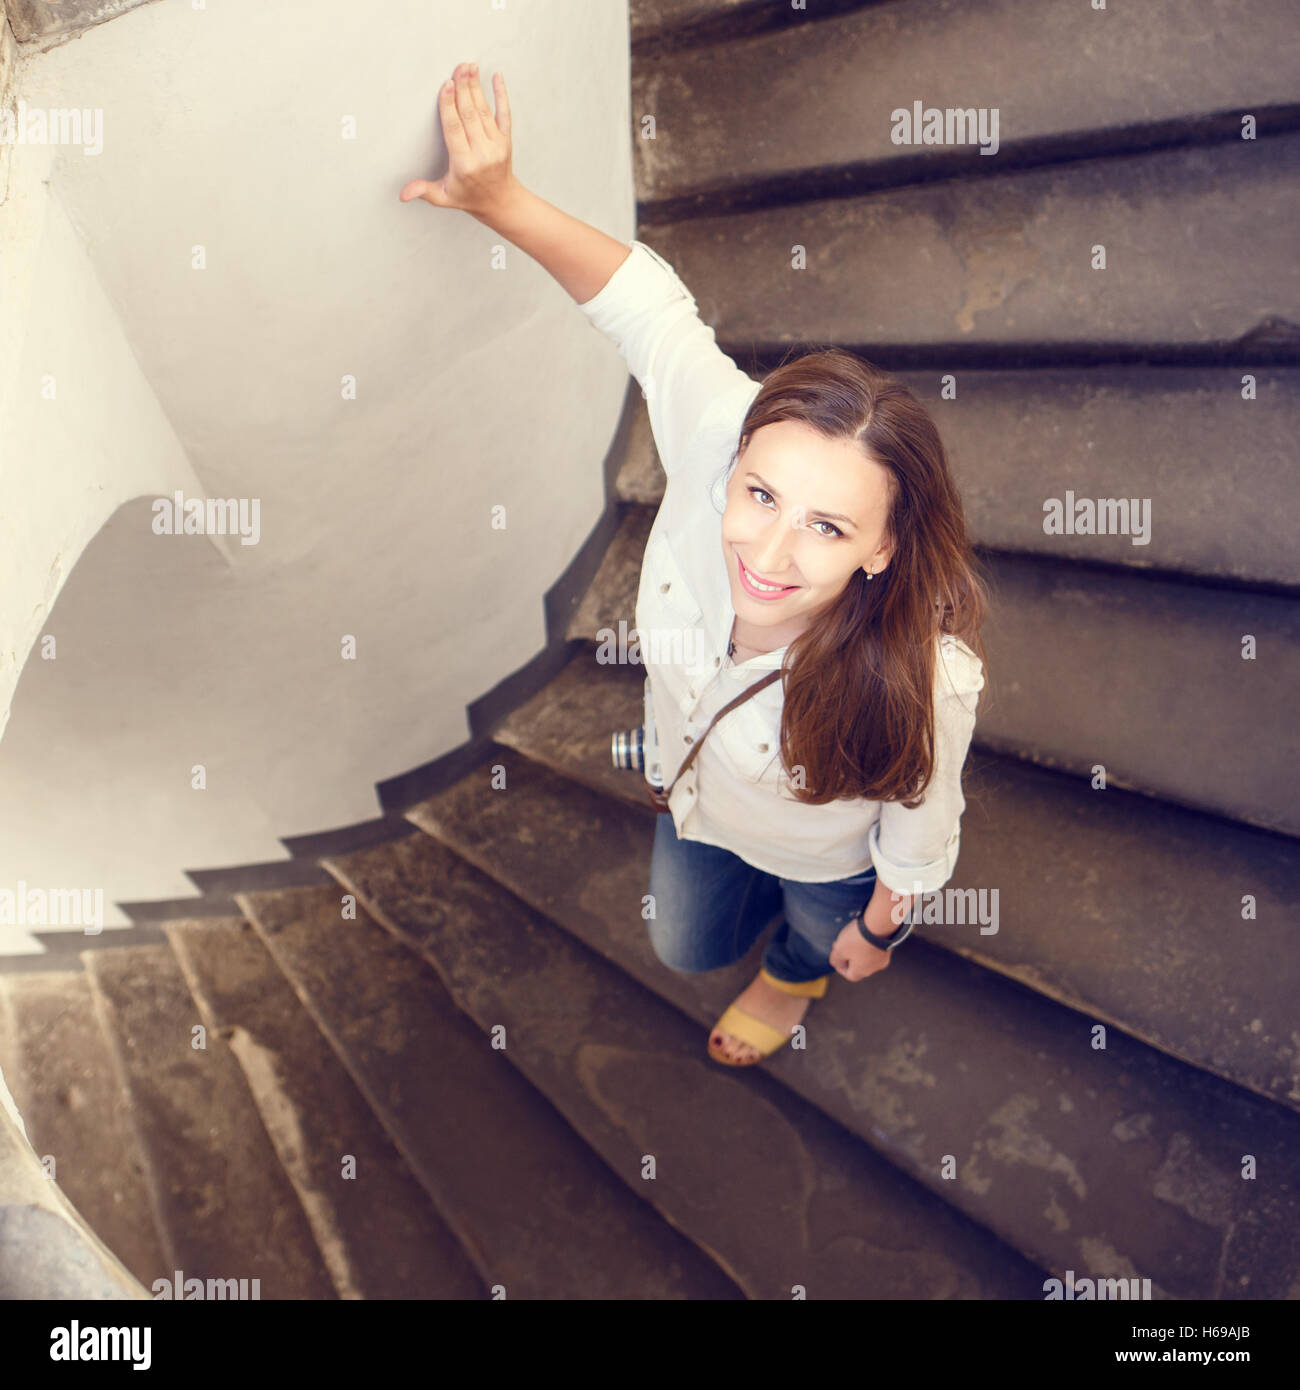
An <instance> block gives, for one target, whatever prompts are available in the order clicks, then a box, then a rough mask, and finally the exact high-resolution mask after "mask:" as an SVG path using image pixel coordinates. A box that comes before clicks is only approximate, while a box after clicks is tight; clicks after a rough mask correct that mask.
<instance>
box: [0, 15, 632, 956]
mask: <svg viewBox="0 0 1300 1390" xmlns="http://www.w3.org/2000/svg"><path fill="white" fill-rule="evenodd" d="M462 58H469V59H473V60H476V61H478V62H479V63H480V65H481V67H482V70H483V74H484V78H485V86H486V85H488V82H489V80H490V74H491V73H492V72H493V71H496V70H502V71H504V72H505V73H506V76H507V79H508V81H509V83H510V94H511V98H512V105H513V111H514V123H515V150H516V153H515V168H516V172H517V173H518V174H519V176H520V177H521V178H522V179H523V180H524V181H525V182H526V183H528V184H529V185H530V186H531V187H533V188H534V189H535V190H536V191H537V192H538V193H540V194H541V195H542V196H543V197H545V198H547V199H548V200H550V201H551V202H554V203H556V204H558V205H560V206H562V207H564V208H566V209H567V210H568V211H570V212H572V213H574V214H575V215H576V216H579V217H582V218H583V219H585V220H587V221H590V222H593V223H595V224H597V225H599V226H601V227H602V228H604V229H605V230H607V231H609V232H610V233H611V234H612V235H614V236H618V237H621V238H622V239H624V240H630V239H631V237H632V235H633V233H634V198H633V189H632V176H631V166H630V151H629V147H628V140H629V135H628V130H629V123H628V50H627V10H626V3H625V0H551V2H550V3H547V4H523V3H515V0H509V3H507V4H506V6H505V8H503V9H500V10H497V9H493V8H492V6H491V4H490V3H489V0H484V3H481V4H479V3H474V4H471V3H461V0H439V3H437V4H430V3H428V0H385V4H384V5H383V6H382V8H378V9H377V8H373V7H363V6H358V5H355V4H351V5H349V4H342V3H338V0H310V3H308V2H307V0H277V3H276V4H274V5H267V4H265V3H262V0H223V3H222V4H219V5H209V6H208V7H207V8H206V9H201V10H195V9H193V8H192V6H191V4H190V3H189V0H161V2H160V3H157V4H153V5H146V6H144V7H143V8H140V9H136V10H133V11H130V12H129V13H127V14H125V15H123V16H121V17H119V18H117V19H114V20H112V21H110V22H109V23H106V24H102V25H100V26H98V27H96V28H93V29H91V30H88V31H86V32H85V33H84V34H82V35H81V36H80V37H78V38H76V39H74V40H72V41H71V42H68V43H66V44H63V45H62V46H59V47H54V48H51V49H49V50H48V51H47V52H44V53H31V52H27V51H26V50H25V49H24V50H23V56H22V59H21V60H20V66H19V71H18V74H17V88H18V96H19V97H20V98H22V99H23V100H24V101H25V102H26V103H27V105H28V106H29V107H34V108H44V109H48V108H51V107H61V108H89V109H92V110H93V109H99V110H102V113H103V116H102V120H103V126H102V135H103V151H102V153H100V154H86V153H83V152H82V151H81V149H79V148H75V147H70V146H48V145H47V146H39V145H31V144H19V145H15V146H14V147H13V148H12V149H11V150H10V151H9V152H8V153H9V157H10V166H11V167H10V182H9V197H8V200H7V201H6V202H5V203H4V204H3V206H0V449H2V450H3V452H2V453H0V482H2V486H3V497H4V506H3V510H2V512H0V719H3V718H4V714H5V712H6V711H7V710H8V707H9V704H10V696H11V694H12V712H11V713H12V717H11V718H10V719H9V721H8V725H7V728H5V729H4V734H3V741H0V787H3V796H0V894H3V893H4V892H5V890H9V892H10V893H13V892H15V891H17V890H18V888H19V885H20V881H21V882H23V883H25V884H26V886H27V888H28V890H31V889H33V888H35V889H37V890H48V889H56V888H78V889H87V890H94V889H96V888H98V889H101V890H102V901H103V908H104V921H105V923H106V924H107V925H113V924H115V923H117V924H121V923H123V922H124V921H125V919H124V917H123V916H122V915H121V914H120V913H119V912H117V911H116V909H114V908H113V906H112V903H113V902H114V901H115V900H124V901H130V900H134V899H150V898H169V897H183V896H189V895H190V894H192V892H193V885H192V884H191V883H190V881H189V880H188V879H187V878H186V877H185V876H184V874H183V873H182V870H183V869H184V868H194V867H204V868H210V867H217V866H221V865H224V864H239V863H247V862H250V861H264V860H274V859H281V858H284V857H285V855H284V852H283V849H282V847H281V846H280V845H279V843H278V840H279V837H281V836H294V835H301V834H308V833H311V832H313V831H318V830H326V829H332V828H334V827H336V826H338V825H342V824H347V823H350V822H353V821H358V820H364V819H368V818H370V817H373V816H375V815H376V814H378V809H379V808H378V805H377V802H376V798H375V795H374V783H375V782H376V781H382V780H383V779H385V778H387V777H390V776H392V775H394V774H396V773H399V772H402V771H405V770H407V769H409V768H411V767H414V766H417V765H419V764H421V763H423V762H426V761H428V760H429V759H431V758H434V757H436V756H438V755H439V754H441V753H443V752H446V751H447V750H448V749H450V748H453V747H455V746H456V745H457V744H459V743H461V742H462V741H463V740H464V739H465V738H466V736H467V734H468V730H467V728H466V724H465V718H464V710H465V706H466V705H467V704H468V703H470V702H471V701H473V700H474V699H475V698H477V697H478V696H479V695H481V694H483V693H484V692H485V691H487V690H488V689H490V688H491V687H492V686H493V685H495V684H496V683H497V682H498V681H499V680H500V679H502V678H503V677H504V676H506V675H508V674H509V673H510V672H512V671H514V670H515V669H517V668H518V667H519V666H520V665H522V664H523V663H524V662H525V661H527V660H528V659H529V658H530V657H531V656H532V655H533V654H534V653H535V652H536V651H537V650H538V649H539V647H540V646H541V645H542V643H543V640H544V636H545V633H544V624H543V612H542V595H543V593H544V592H545V590H546V589H547V588H548V587H550V585H551V584H552V583H553V582H554V580H555V579H556V578H557V576H558V575H559V574H560V573H561V572H562V570H563V569H564V568H565V566H566V564H567V563H568V561H569V559H570V558H571V557H572V555H573V554H574V552H575V551H576V550H577V548H578V547H579V545H580V544H581V542H582V540H583V539H584V537H585V536H586V534H587V533H588V531H589V530H590V528H591V526H592V524H593V522H594V521H595V520H596V518H597V516H598V515H599V513H600V510H601V504H602V469H601V464H602V460H603V457H604V454H605V451H606V449H607V447H608V445H609V442H610V439H611V437H612V435H613V432H614V428H615V425H616V422H617V419H618V415H619V411H620V408H621V404H622V400H623V394H624V390H625V386H626V380H627V377H626V371H625V369H624V367H623V364H622V362H621V360H620V359H619V358H618V356H617V354H615V353H613V352H612V351H611V350H610V349H609V347H608V344H607V343H606V342H605V340H604V339H603V338H601V337H600V336H599V335H598V334H596V333H595V332H594V331H593V330H592V329H591V327H590V325H589V324H588V323H587V322H586V320H585V319H584V318H583V317H582V316H581V315H580V314H579V313H578V312H577V311H576V309H575V308H574V306H573V304H572V301H571V300H570V299H569V298H568V296H567V295H566V294H565V293H564V291H563V290H562V289H561V288H560V286H559V285H558V284H557V283H555V282H554V281H553V280H552V279H551V278H550V277H549V276H548V275H547V274H546V273H545V272H544V271H543V270H542V269H541V268H540V267H539V266H537V265H536V264H534V263H533V262H531V261H529V260H528V259H527V258H526V257H524V256H523V255H522V254H521V253H520V252H518V251H516V250H515V249H514V248H513V247H506V248H505V250H506V254H505V256H504V264H503V265H498V266H494V258H493V253H494V249H499V248H500V246H501V245H502V243H500V242H499V241H498V239H497V238H495V237H494V236H493V235H492V233H491V232H490V231H489V230H488V229H487V228H485V227H482V226H480V225H479V224H478V223H477V222H475V221H474V220H473V219H471V218H469V217H466V216H465V215H464V214H461V213H452V212H446V211H441V210H438V209H435V208H432V207H430V206H428V205H427V204H424V203H417V204H410V205H403V204H401V203H399V202H398V192H399V190H400V189H401V187H402V185H403V184H404V183H405V182H406V181H407V180H408V179H410V178H414V177H421V176H432V177H436V176H438V175H440V174H441V173H442V172H444V171H445V167H446V157H445V153H444V152H443V148H442V139H441V132H440V130H439V128H438V124H437V116H436V110H435V97H436V89H437V84H438V82H439V81H440V80H441V79H443V78H444V77H445V75H447V74H448V73H449V72H450V70H451V68H452V67H453V66H454V64H455V63H456V62H457V61H458V60H459V59H462ZM349 118H353V119H354V120H355V138H344V136H345V134H346V133H347V127H346V124H345V123H346V122H347V120H348V119H349ZM195 247H202V248H203V251H202V254H203V256H204V258H205V262H206V264H205V268H202V269H199V268H197V265H196V259H195V258H196V252H195V250H194V248H195ZM345 377H354V378H355V381H356V398H355V399H345V398H344V378H345ZM51 382H52V383H53V398H50V383H51ZM177 490H179V491H181V492H182V494H183V495H184V497H185V498H187V499H188V498H191V497H197V496H200V495H206V496H208V497H211V498H233V499H242V501H243V503H244V505H245V507H246V508H247V510H246V513H245V515H246V516H247V517H248V518H249V519H250V520H251V519H252V517H253V516H254V515H256V516H257V518H258V521H259V523H260V535H259V536H258V539H257V543H256V544H249V545H245V544H242V543H241V541H240V539H239V537H238V536H234V537H212V536H207V535H201V534H195V535H182V536H173V535H157V534H155V533H154V531H153V529H152V521H153V515H154V512H153V499H154V498H155V497H157V496H160V495H161V496H164V497H168V498H170V497H171V495H172V494H173V493H174V492H175V491H177ZM132 499H134V500H132ZM497 506H503V507H504V508H505V520H506V526H505V529H503V530H502V529H494V527H493V524H492V516H493V508H494V507H497ZM348 636H351V637H354V638H355V642H356V659H355V660H347V659H344V657H343V654H342V653H343V643H344V641H345V638H347V637H348ZM50 638H53V639H54V641H55V650H56V655H55V656H54V657H53V659H49V656H48V652H47V650H46V648H47V647H48V639H50ZM19 672H21V677H20V678H19ZM15 687H16V688H15ZM195 765H202V766H203V767H204V768H205V769H206V788H205V789H203V790H199V789H196V788H195V787H194V786H193V785H192V780H193V775H192V769H193V768H194V767H195ZM33 949H38V948H37V947H36V946H35V944H34V943H33V942H32V940H31V939H30V938H29V937H27V936H26V935H25V933H23V932H22V931H21V930H20V929H19V928H17V927H14V926H0V955H3V954H4V953H6V952H8V953H14V952H21V951H23V950H33Z"/></svg>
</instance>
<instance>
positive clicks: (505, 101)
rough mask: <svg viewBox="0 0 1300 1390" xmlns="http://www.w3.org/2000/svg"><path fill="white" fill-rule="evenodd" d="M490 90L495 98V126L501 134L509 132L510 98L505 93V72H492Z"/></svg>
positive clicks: (507, 134) (506, 134)
mask: <svg viewBox="0 0 1300 1390" xmlns="http://www.w3.org/2000/svg"><path fill="white" fill-rule="evenodd" d="M492 90H493V92H494V93H495V94H496V99H497V128H498V129H499V130H500V132H501V134H502V135H505V136H509V134H510V98H509V96H508V95H507V94H506V79H505V74H504V73H500V72H494V73H493V74H492Z"/></svg>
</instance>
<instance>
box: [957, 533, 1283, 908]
mask: <svg viewBox="0 0 1300 1390" xmlns="http://www.w3.org/2000/svg"><path fill="white" fill-rule="evenodd" d="M989 572H990V575H991V578H992V584H993V595H994V600H993V604H992V609H991V612H990V616H989V620H988V623H987V624H986V626H985V629H984V636H985V643H986V646H987V650H988V671H989V683H988V686H987V687H986V689H985V691H984V692H983V697H982V703H981V707H980V712H979V722H978V723H977V725H976V737H977V738H978V739H979V741H980V744H981V746H982V747H984V748H988V749H991V750H992V751H994V752H1000V753H1005V754H1011V755H1014V756H1016V757H1019V758H1024V759H1027V760H1029V761H1032V762H1035V763H1038V764H1040V765H1042V766H1044V767H1051V768H1057V769H1060V770H1061V771H1064V772H1070V773H1074V774H1075V775H1077V776H1079V777H1084V778H1088V779H1090V780H1091V779H1093V778H1094V775H1095V774H1096V769H1097V768H1098V767H1104V768H1105V769H1106V780H1107V782H1108V783H1109V785H1111V786H1114V787H1123V788H1126V789H1128V790H1132V791H1138V792H1142V793H1144V794H1145V795H1148V796H1154V797H1159V798H1161V799H1163V800H1167V801H1172V802H1176V803H1178V804H1180V805H1182V806H1186V807H1188V808H1191V809H1194V810H1200V811H1206V812H1209V813H1211V814H1216V815H1222V816H1227V817H1229V818H1230V819H1232V820H1236V821H1243V822H1245V823H1246V824H1248V825H1255V826H1259V827H1261V828H1263V829H1266V830H1274V831H1278V832H1280V833H1283V834H1288V835H1296V834H1300V798H1297V796H1296V790H1295V773H1294V769H1295V768H1296V767H1297V766H1298V765H1300V733H1298V732H1297V726H1296V722H1295V718H1294V709H1293V698H1292V693H1293V692H1294V691H1296V690H1297V689H1300V603H1297V601H1296V600H1295V599H1294V598H1289V597H1279V596H1277V595H1272V594H1263V593H1253V592H1251V591H1249V590H1244V589H1215V588H1209V587H1204V586H1199V585H1192V584H1185V583H1181V582H1177V581H1173V580H1164V579H1156V578H1151V577H1145V576H1140V575H1131V574H1125V573H1123V572H1122V571H1109V572H1107V571H1096V570H1092V569H1085V568H1082V567H1077V566H1072V565H1060V564H1055V563H1053V562H1052V561H1049V560H1043V559H1037V558H1032V557H1030V556H1013V555H999V556H994V557H990V564H989ZM1247 636H1250V637H1253V638H1254V639H1255V642H1256V644H1257V654H1256V656H1255V658H1254V659H1252V660H1245V659H1243V651H1244V650H1245V647H1244V641H1245V638H1246V637H1247ZM1193 749H1194V750H1195V751H1194V754H1193V753H1192V750H1193ZM1243 891H1244V890H1243Z"/></svg>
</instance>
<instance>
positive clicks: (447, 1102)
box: [239, 885, 739, 1299]
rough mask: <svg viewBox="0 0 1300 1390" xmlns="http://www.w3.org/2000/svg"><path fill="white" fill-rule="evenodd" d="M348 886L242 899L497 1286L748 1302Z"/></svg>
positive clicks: (589, 1295)
mask: <svg viewBox="0 0 1300 1390" xmlns="http://www.w3.org/2000/svg"><path fill="white" fill-rule="evenodd" d="M341 897H342V894H341V890H340V889H339V887H338V886H337V885H333V886H331V887H325V888H301V889H285V890H282V891H279V892H265V893H255V894H240V895H239V901H240V903H241V905H242V906H243V907H244V909H245V911H246V912H247V914H248V917H249V919H250V920H251V921H252V922H253V923H254V925H255V926H256V928H257V930H258V932H259V934H260V935H261V937H262V939H263V940H264V941H265V943H266V945H267V948H268V949H269V950H270V952H271V955H272V956H273V957H274V958H275V960H276V962H277V964H278V965H279V966H280V968H281V969H282V970H283V971H284V973H285V975H286V976H287V977H288V979H289V981H290V983H291V984H292V985H293V988H294V990H295V991H296V992H297V994H298V997H299V998H300V999H301V1000H302V1001H303V1003H304V1004H305V1005H306V1007H307V1009H308V1011H309V1012H310V1013H311V1015H312V1017H313V1018H314V1019H315V1020H316V1022H317V1025H318V1026H319V1027H320V1029H321V1031H322V1032H323V1033H324V1034H325V1036H326V1037H327V1038H328V1039H329V1042H330V1045H331V1046H332V1047H333V1048H334V1050H335V1052H336V1053H337V1054H338V1055H339V1056H340V1057H341V1058H343V1060H344V1061H345V1063H346V1065H347V1067H348V1070H349V1071H350V1072H351V1073H352V1076H353V1079H354V1080H355V1081H356V1083H357V1085H358V1087H359V1088H360V1089H361V1091H362V1093H363V1094H364V1095H365V1097H366V1100H367V1101H368V1103H369V1104H370V1106H371V1107H372V1109H373V1110H374V1111H375V1113H376V1114H377V1115H378V1116H379V1118H380V1119H381V1120H382V1121H383V1124H384V1127H385V1129H386V1130H387V1131H388V1133H389V1134H390V1135H391V1136H392V1137H393V1139H394V1141H395V1143H396V1144H397V1146H398V1148H399V1149H400V1150H401V1152H402V1154H403V1156H404V1157H405V1158H406V1160H407V1162H408V1163H409V1164H410V1165H411V1168H412V1170H413V1171H414V1172H415V1173H416V1174H417V1175H418V1177H419V1179H420V1181H421V1183H422V1184H423V1186H424V1188H425V1189H426V1191H428V1192H429V1193H430V1195H431V1196H432V1197H433V1200H434V1203H435V1205H436V1206H437V1208H438V1211H439V1213H440V1215H441V1216H442V1217H443V1219H444V1220H445V1221H446V1222H447V1224H448V1226H449V1227H450V1228H451V1229H452V1231H454V1232H455V1234H456V1237H457V1239H458V1240H459V1241H460V1243H461V1245H462V1246H463V1247H464V1249H465V1250H466V1252H467V1253H468V1254H469V1256H470V1258H471V1259H472V1260H473V1261H474V1263H475V1266H476V1267H477V1269H478V1271H479V1273H480V1275H481V1277H482V1278H483V1279H484V1281H485V1283H486V1284H487V1285H488V1286H489V1288H492V1287H494V1286H496V1285H498V1284H500V1285H503V1286H504V1288H505V1291H506V1297H507V1298H539V1299H602V1298H669V1299H671V1298H706V1299H712V1298H721V1299H726V1298H736V1297H738V1296H739V1290H737V1288H736V1286H735V1285H734V1284H733V1283H732V1282H731V1281H730V1280H729V1279H727V1278H726V1276H725V1275H723V1274H722V1272H721V1271H720V1270H719V1269H718V1267H717V1266H716V1265H715V1264H714V1263H713V1262H712V1261H711V1260H709V1259H707V1258H706V1257H705V1256H704V1255H702V1254H701V1253H700V1252H699V1251H698V1250H697V1249H696V1248H695V1247H694V1246H692V1245H691V1243H690V1242H689V1241H687V1240H686V1239H685V1238H684V1237H682V1236H681V1235H680V1234H679V1233H678V1232H676V1231H674V1230H673V1229H672V1227H670V1226H669V1225H667V1223H665V1222H664V1221H663V1219H662V1218H661V1217H660V1216H659V1215H658V1214H657V1213H656V1212H655V1211H654V1209H653V1208H652V1207H650V1206H648V1205H646V1204H645V1203H643V1202H642V1201H640V1200H639V1198H637V1197H635V1196H634V1195H633V1194H632V1193H630V1192H629V1191H628V1190H627V1188H626V1187H625V1186H624V1185H623V1183H622V1182H620V1180H619V1179H618V1178H616V1177H615V1176H614V1174H613V1173H611V1172H610V1171H609V1169H608V1168H607V1167H606V1166H605V1165H604V1164H603V1163H602V1162H601V1160H600V1159H599V1158H598V1157H597V1156H596V1155H595V1154H594V1153H593V1152H592V1151H591V1149H590V1148H588V1147H587V1145H586V1144H585V1143H584V1142H583V1141H582V1140H581V1139H580V1138H579V1137H578V1136H577V1135H576V1134H574V1132H573V1130H572V1129H570V1128H569V1126H568V1124H567V1123H566V1122H565V1121H564V1119H563V1117H562V1116H561V1115H559V1114H558V1113H557V1112H556V1111H555V1110H554V1109H553V1108H552V1106H551V1105H550V1104H549V1103H548V1102H547V1101H546V1100H545V1099H544V1098H543V1097H542V1096H541V1095H540V1094H539V1093H538V1092H537V1091H536V1090H535V1089H534V1088H533V1086H532V1085H531V1084H530V1083H529V1082H528V1081H527V1080H526V1079H525V1078H524V1077H523V1076H521V1075H520V1074H519V1072H518V1071H517V1070H516V1069H515V1067H514V1066H513V1065H512V1064H511V1063H510V1062H509V1061H508V1060H507V1059H506V1058H504V1057H503V1056H502V1055H501V1053H500V1051H499V1050H497V1049H495V1048H494V1047H493V1046H492V1043H491V1041H490V1039H488V1038H485V1037H484V1036H483V1035H482V1034H481V1033H480V1032H479V1030H478V1028H477V1027H476V1026H475V1025H474V1024H473V1023H472V1022H471V1021H470V1020H469V1019H467V1018H465V1017H464V1016H463V1015H462V1014H461V1013H460V1012H459V1010H458V1009H457V1007H456V1005H455V1003H454V1001H453V1000H452V999H451V998H450V996H449V995H448V994H447V991H446V989H445V988H444V986H443V985H442V984H441V982H440V981H439V979H438V976H437V974H436V973H435V972H434V970H433V969H432V967H431V966H429V965H427V964H424V963H422V962H420V961H418V960H416V959H415V958H414V957H413V956H412V955H411V952H410V951H409V950H408V949H407V948H406V947H405V946H403V945H401V944H400V943H399V942H397V941H396V940H394V939H393V937H392V936H391V935H390V934H389V932H387V931H386V930H385V929H384V928H383V927H382V926H380V925H379V924H378V923H377V922H376V921H374V919H373V918H371V917H370V915H369V914H368V913H366V912H365V911H364V910H363V909H361V908H358V909H357V915H356V919H355V920H343V919H342V917H341V908H340V899H341Z"/></svg>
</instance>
